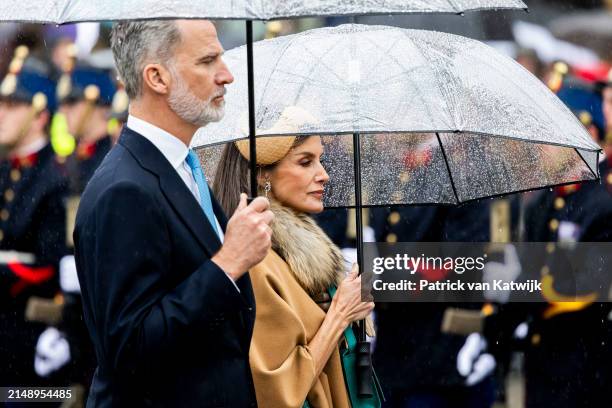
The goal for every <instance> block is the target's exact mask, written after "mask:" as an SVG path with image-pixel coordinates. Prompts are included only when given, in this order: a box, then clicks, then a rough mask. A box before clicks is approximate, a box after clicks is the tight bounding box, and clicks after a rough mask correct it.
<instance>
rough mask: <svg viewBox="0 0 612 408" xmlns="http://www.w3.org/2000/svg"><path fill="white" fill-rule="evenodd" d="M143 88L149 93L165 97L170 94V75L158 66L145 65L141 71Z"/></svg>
mask: <svg viewBox="0 0 612 408" xmlns="http://www.w3.org/2000/svg"><path fill="white" fill-rule="evenodd" d="M142 74H143V80H144V81H143V82H144V86H145V87H147V88H149V89H150V90H151V91H153V92H155V93H157V94H160V95H166V94H168V93H169V92H170V82H171V75H170V71H168V70H167V69H166V68H165V67H163V66H162V65H160V64H147V65H146V66H145V67H144V69H143V72H142Z"/></svg>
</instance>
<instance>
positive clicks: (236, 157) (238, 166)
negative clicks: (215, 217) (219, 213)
mask: <svg viewBox="0 0 612 408" xmlns="http://www.w3.org/2000/svg"><path fill="white" fill-rule="evenodd" d="M308 137H309V136H298V137H296V138H295V141H294V142H293V145H292V146H291V148H292V149H293V148H294V147H297V146H299V145H301V144H302V143H304V142H305V141H306V139H308ZM277 164H278V162H276V163H274V164H269V165H265V166H257V169H258V171H265V170H271V169H273V168H274V167H276V165H277ZM249 177H250V171H249V161H248V160H247V159H245V158H244V156H242V154H240V151H239V150H238V148H237V147H236V145H235V144H234V143H228V144H227V145H226V146H225V148H224V149H223V153H222V154H221V160H220V161H219V166H218V167H217V172H216V174H215V180H214V182H213V188H212V189H213V193H214V194H215V198H216V199H217V201H219V204H220V205H221V208H223V211H225V213H226V214H227V215H228V216H231V215H232V214H233V213H234V211H235V210H236V207H238V203H239V202H240V193H247V194H248V193H249V191H250V183H249ZM258 190H259V191H260V193H261V186H260V187H259V188H258Z"/></svg>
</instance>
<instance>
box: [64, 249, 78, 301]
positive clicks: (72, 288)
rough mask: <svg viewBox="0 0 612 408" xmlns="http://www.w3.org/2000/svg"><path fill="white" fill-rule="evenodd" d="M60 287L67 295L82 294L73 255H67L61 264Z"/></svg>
mask: <svg viewBox="0 0 612 408" xmlns="http://www.w3.org/2000/svg"><path fill="white" fill-rule="evenodd" d="M59 277H60V286H61V288H62V290H63V291H64V292H66V293H81V285H80V284H79V276H78V275H77V268H76V262H75V261H74V256H73V255H66V256H65V257H63V258H62V259H60V263H59Z"/></svg>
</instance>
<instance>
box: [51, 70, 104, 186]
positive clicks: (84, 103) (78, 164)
mask: <svg viewBox="0 0 612 408" xmlns="http://www.w3.org/2000/svg"><path fill="white" fill-rule="evenodd" d="M114 95H115V85H114V83H113V79H112V78H111V76H110V73H109V72H107V71H104V70H99V69H95V68H88V67H77V68H76V69H74V70H73V71H71V72H70V73H69V74H64V75H63V76H62V77H61V78H60V79H59V82H58V85H57V98H58V100H59V104H60V106H59V111H60V112H61V113H63V114H64V116H65V117H66V122H67V124H68V132H69V133H70V134H71V135H73V136H74V137H75V139H76V148H75V150H74V152H73V154H72V155H70V156H69V157H68V159H67V167H68V169H69V172H70V178H71V190H72V192H73V193H75V194H80V193H81V192H82V191H83V190H84V188H85V185H86V184H87V181H89V179H90V178H91V176H92V175H93V173H94V171H95V170H96V169H97V168H98V166H99V165H100V163H101V162H102V159H104V157H105V156H106V154H107V153H108V152H109V150H110V148H111V146H112V140H111V137H110V135H109V134H108V121H109V119H110V118H111V115H110V114H111V109H110V107H111V105H112V102H113V97H114Z"/></svg>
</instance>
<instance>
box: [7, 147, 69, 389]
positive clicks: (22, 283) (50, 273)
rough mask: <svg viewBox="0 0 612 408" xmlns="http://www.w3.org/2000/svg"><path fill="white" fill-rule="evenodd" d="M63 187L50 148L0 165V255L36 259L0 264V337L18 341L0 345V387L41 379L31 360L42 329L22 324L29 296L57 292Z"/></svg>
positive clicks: (61, 174)
mask: <svg viewBox="0 0 612 408" xmlns="http://www.w3.org/2000/svg"><path fill="white" fill-rule="evenodd" d="M67 189H68V181H67V179H66V178H65V176H64V170H63V168H62V166H61V165H60V164H59V163H58V162H57V161H56V159H55V155H54V153H53V149H52V148H51V146H50V145H49V144H47V145H46V146H45V147H43V148H42V149H41V150H39V151H38V152H36V153H33V154H31V155H29V156H28V157H23V158H15V159H10V158H9V159H5V160H2V161H1V162H0V251H17V252H21V253H27V254H30V255H31V256H34V257H35V262H34V263H30V262H10V263H3V264H0V333H3V336H8V333H10V336H11V337H12V338H14V339H19V341H0V361H3V363H2V367H0V384H4V385H9V384H11V383H12V384H31V385H36V384H38V383H39V381H40V378H39V377H37V376H36V374H35V373H34V365H33V361H34V352H35V342H36V339H37V338H38V335H39V334H40V333H41V332H42V330H43V329H44V325H43V324H40V323H33V322H26V321H25V316H24V314H25V307H26V304H27V301H28V299H29V298H30V297H31V296H39V297H44V298H53V297H54V296H55V294H56V293H57V292H58V291H59V284H58V279H57V267H58V262H59V260H60V258H61V256H62V255H64V253H65V250H66V249H65V233H64V231H65V229H64V228H65V210H64V199H65V197H66V194H67ZM7 338H8V337H7Z"/></svg>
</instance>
